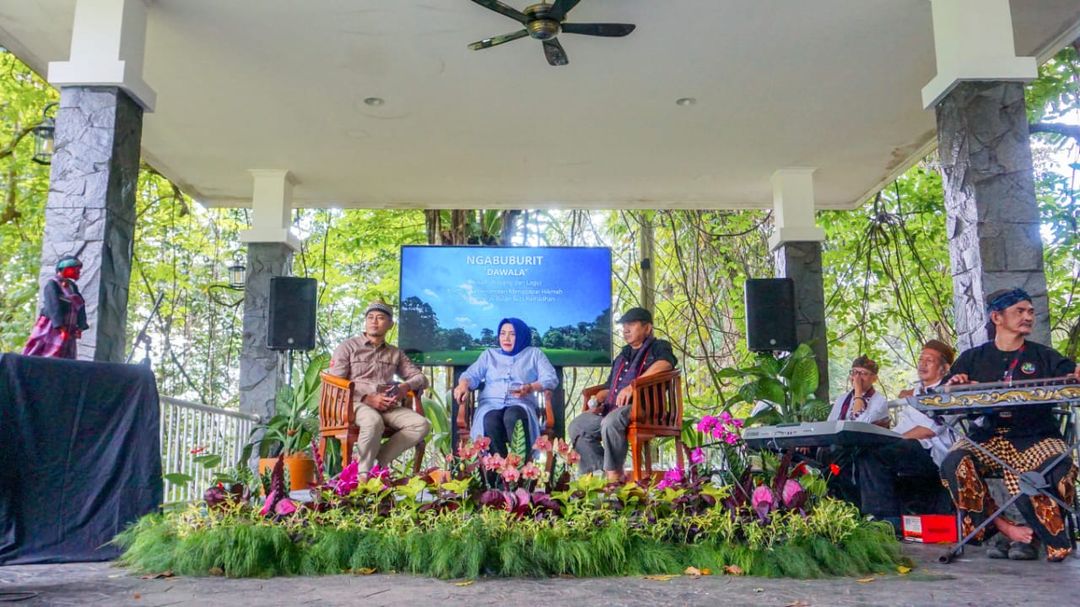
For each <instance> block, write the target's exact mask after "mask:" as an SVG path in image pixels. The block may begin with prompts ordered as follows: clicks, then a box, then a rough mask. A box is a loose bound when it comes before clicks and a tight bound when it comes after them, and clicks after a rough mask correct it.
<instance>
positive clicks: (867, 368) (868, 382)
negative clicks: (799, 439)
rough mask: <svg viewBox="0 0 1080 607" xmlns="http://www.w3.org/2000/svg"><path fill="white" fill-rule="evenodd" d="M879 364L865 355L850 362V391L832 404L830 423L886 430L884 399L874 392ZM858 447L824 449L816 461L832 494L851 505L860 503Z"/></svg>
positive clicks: (887, 419)
mask: <svg viewBox="0 0 1080 607" xmlns="http://www.w3.org/2000/svg"><path fill="white" fill-rule="evenodd" d="M877 377H878V364H877V363H876V362H874V361H873V360H872V359H871V358H870V357H868V356H866V355H865V354H864V355H862V356H859V357H858V358H856V359H855V360H854V361H852V362H851V374H850V376H849V382H850V385H851V389H850V390H848V391H847V392H846V393H845V394H844V395H843V396H840V397H839V398H837V399H836V401H835V402H834V403H833V408H832V411H830V412H829V421H858V422H867V423H872V424H877V425H879V426H883V427H888V425H889V404H888V402H887V401H886V400H885V396H884V395H882V394H881V393H880V392H878V391H877V390H875V389H874V383H875V382H877ZM860 454H861V449H860V448H859V447H840V446H837V445H834V446H832V447H823V448H821V449H820V450H819V451H818V459H819V460H820V461H821V462H822V463H824V464H825V465H826V468H827V469H828V470H831V471H832V473H831V474H830V475H829V476H828V484H829V490H830V493H831V494H832V495H834V496H835V497H838V498H840V499H842V500H844V501H847V502H851V503H853V504H858V503H859V489H858V482H859V481H858V470H857V467H856V461H857V459H858V458H859V457H860Z"/></svg>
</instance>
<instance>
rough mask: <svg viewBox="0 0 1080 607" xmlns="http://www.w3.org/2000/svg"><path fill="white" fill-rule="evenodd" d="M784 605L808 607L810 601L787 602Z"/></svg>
mask: <svg viewBox="0 0 1080 607" xmlns="http://www.w3.org/2000/svg"><path fill="white" fill-rule="evenodd" d="M784 607H810V603H807V602H806V601H795V602H794V603H788V604H787V605H784Z"/></svg>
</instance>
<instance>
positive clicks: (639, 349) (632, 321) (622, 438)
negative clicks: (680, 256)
mask: <svg viewBox="0 0 1080 607" xmlns="http://www.w3.org/2000/svg"><path fill="white" fill-rule="evenodd" d="M618 323H619V324H621V325H622V336H623V340H624V341H626V345H625V346H624V347H623V349H622V351H620V352H619V355H618V356H616V357H615V360H614V361H612V363H611V373H610V374H609V375H608V379H607V382H606V383H607V386H608V387H607V389H606V390H601V391H600V392H598V393H597V395H596V398H595V401H594V402H593V403H591V405H590V408H589V411H588V412H586V413H582V414H581V415H579V416H577V417H576V418H574V420H573V421H572V422H570V427H569V428H568V433H569V435H570V442H571V443H572V444H573V445H574V448H575V449H576V450H577V452H578V453H579V454H580V455H581V464H580V471H581V473H582V474H588V473H591V472H595V471H598V470H601V469H602V470H604V472H605V473H606V474H607V478H608V480H610V481H620V480H622V478H623V466H624V465H625V464H626V453H627V451H628V448H629V444H628V441H627V438H626V431H627V428H629V427H630V407H627V406H625V405H627V404H629V403H630V399H631V397H632V396H633V390H632V389H631V387H630V382H632V381H633V380H634V379H636V378H638V377H646V376H649V375H655V374H657V373H663V372H664V371H670V370H672V369H674V368H675V365H676V364H678V361H677V360H676V359H675V354H674V353H673V352H672V350H671V344H670V343H668V342H666V341H664V340H662V339H656V338H655V337H653V317H652V313H650V312H649V311H648V310H646V309H645V308H630V309H629V310H627V311H626V313H625V314H623V315H622V317H621V318H619V320H618Z"/></svg>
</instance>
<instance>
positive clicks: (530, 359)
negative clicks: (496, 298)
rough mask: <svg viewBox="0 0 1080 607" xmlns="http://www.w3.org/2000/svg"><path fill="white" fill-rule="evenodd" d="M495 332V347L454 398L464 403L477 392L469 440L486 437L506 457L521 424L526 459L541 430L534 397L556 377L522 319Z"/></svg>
mask: <svg viewBox="0 0 1080 607" xmlns="http://www.w3.org/2000/svg"><path fill="white" fill-rule="evenodd" d="M496 328H497V329H498V340H499V345H498V346H497V347H494V348H488V349H487V350H484V352H483V353H482V354H480V358H478V359H476V362H474V363H473V364H471V365H469V368H468V369H466V370H465V372H464V373H462V374H461V378H460V379H459V380H458V385H457V387H456V388H454V398H455V399H456V400H457V401H458V402H459V403H464V402H465V397H466V396H467V395H468V393H469V391H470V390H477V389H479V390H480V394H479V395H478V396H477V399H476V413H475V414H474V415H473V420H472V426H471V428H470V430H469V436H470V437H471V438H472V439H473V440H475V439H477V438H480V437H481V436H487V437H488V438H490V439H491V446H490V449H491V451H492V452H493V453H498V454H499V455H502V456H506V455H508V454H509V452H510V442H511V441H512V440H513V438H514V432H515V431H516V428H517V426H518V425H519V424H520V425H521V426H522V427H523V428H524V430H525V439H526V444H525V446H524V452H523V453H522V454H521V455H522V456H523V457H525V458H526V459H528V458H529V456H530V455H531V454H532V444H533V443H535V442H536V439H537V438H539V437H540V431H541V426H540V419H539V416H538V415H537V412H538V411H539V403H538V402H537V400H536V393H537V392H543V391H544V390H554V389H555V388H556V387H557V386H558V385H559V378H558V375H556V374H555V368H554V367H552V366H551V362H550V361H548V358H547V356H545V355H544V352H543V350H541V349H540V348H537V347H535V346H533V345H532V330H531V329H529V325H527V324H526V323H525V321H523V320H521V319H520V318H504V319H502V320H500V321H499V324H498V326H497V327H496Z"/></svg>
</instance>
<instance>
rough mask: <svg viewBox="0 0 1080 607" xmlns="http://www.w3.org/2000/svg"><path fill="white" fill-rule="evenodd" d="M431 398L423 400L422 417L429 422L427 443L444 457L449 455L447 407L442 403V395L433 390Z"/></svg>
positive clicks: (449, 429)
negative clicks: (429, 430)
mask: <svg viewBox="0 0 1080 607" xmlns="http://www.w3.org/2000/svg"><path fill="white" fill-rule="evenodd" d="M430 394H431V398H426V399H424V401H423V404H424V417H426V418H427V420H428V421H429V422H431V434H430V435H429V438H428V445H430V446H433V447H435V449H436V450H438V452H439V455H440V457H443V458H444V457H446V456H447V455H450V452H451V448H450V447H451V445H450V431H451V427H450V418H449V415H448V413H447V407H446V405H445V404H444V403H443V399H442V397H440V396H439V394H437V393H436V392H435V391H432V392H431V393H430Z"/></svg>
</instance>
